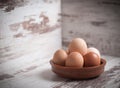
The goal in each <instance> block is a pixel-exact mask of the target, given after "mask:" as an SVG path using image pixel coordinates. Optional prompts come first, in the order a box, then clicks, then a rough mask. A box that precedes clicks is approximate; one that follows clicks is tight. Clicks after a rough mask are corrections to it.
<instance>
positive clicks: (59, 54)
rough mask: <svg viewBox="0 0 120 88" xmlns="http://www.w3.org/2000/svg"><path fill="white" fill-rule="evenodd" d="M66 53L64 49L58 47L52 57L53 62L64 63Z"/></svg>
mask: <svg viewBox="0 0 120 88" xmlns="http://www.w3.org/2000/svg"><path fill="white" fill-rule="evenodd" d="M67 57H68V55H67V53H66V51H64V50H63V49H59V50H57V51H56V52H55V54H54V57H53V62H54V63H55V64H58V65H65V60H66V59H67Z"/></svg>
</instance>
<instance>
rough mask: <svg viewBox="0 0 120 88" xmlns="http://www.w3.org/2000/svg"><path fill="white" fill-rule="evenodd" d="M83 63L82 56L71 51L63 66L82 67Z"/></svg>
mask: <svg viewBox="0 0 120 88" xmlns="http://www.w3.org/2000/svg"><path fill="white" fill-rule="evenodd" d="M83 64H84V60H83V56H82V55H81V54H80V53H78V52H72V53H70V55H69V56H68V59H67V60H66V63H65V66H68V67H80V68H82V67H83Z"/></svg>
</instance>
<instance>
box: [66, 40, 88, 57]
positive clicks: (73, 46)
mask: <svg viewBox="0 0 120 88" xmlns="http://www.w3.org/2000/svg"><path fill="white" fill-rule="evenodd" d="M68 48H69V51H70V52H79V53H81V54H82V55H85V54H86V53H87V44H86V42H85V40H83V39H81V38H75V39H73V40H72V42H71V43H70V44H69V46H68Z"/></svg>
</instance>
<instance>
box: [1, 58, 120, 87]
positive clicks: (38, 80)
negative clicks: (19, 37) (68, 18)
mask: <svg viewBox="0 0 120 88" xmlns="http://www.w3.org/2000/svg"><path fill="white" fill-rule="evenodd" d="M23 57H25V56H23ZM32 57H33V58H37V57H36V56H32ZM102 57H103V58H105V59H106V60H107V64H106V66H105V72H104V73H103V74H101V75H100V76H99V77H98V78H95V79H91V80H70V79H64V78H61V77H59V76H57V75H56V74H55V73H53V72H52V71H51V67H50V64H49V61H48V59H49V58H48V57H46V58H43V59H44V61H43V59H39V60H36V62H35V61H33V63H31V64H30V63H29V64H27V63H26V66H24V67H22V66H21V69H18V66H20V65H22V64H23V63H21V61H16V60H12V61H9V62H7V63H4V66H5V65H7V66H6V70H8V71H9V72H8V73H4V74H0V88H120V74H119V73H120V60H119V59H120V58H118V57H111V56H102ZM27 59H31V58H27ZM11 64H14V66H13V65H11ZM16 69H18V70H16ZM15 70H16V71H15ZM2 72H3V71H2Z"/></svg>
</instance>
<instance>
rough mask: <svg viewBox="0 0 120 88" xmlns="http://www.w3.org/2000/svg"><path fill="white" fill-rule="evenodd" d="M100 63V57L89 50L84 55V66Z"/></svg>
mask: <svg viewBox="0 0 120 88" xmlns="http://www.w3.org/2000/svg"><path fill="white" fill-rule="evenodd" d="M98 65H100V58H99V56H98V55H97V54H96V53H93V52H90V53H87V54H86V55H84V67H91V66H98Z"/></svg>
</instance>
